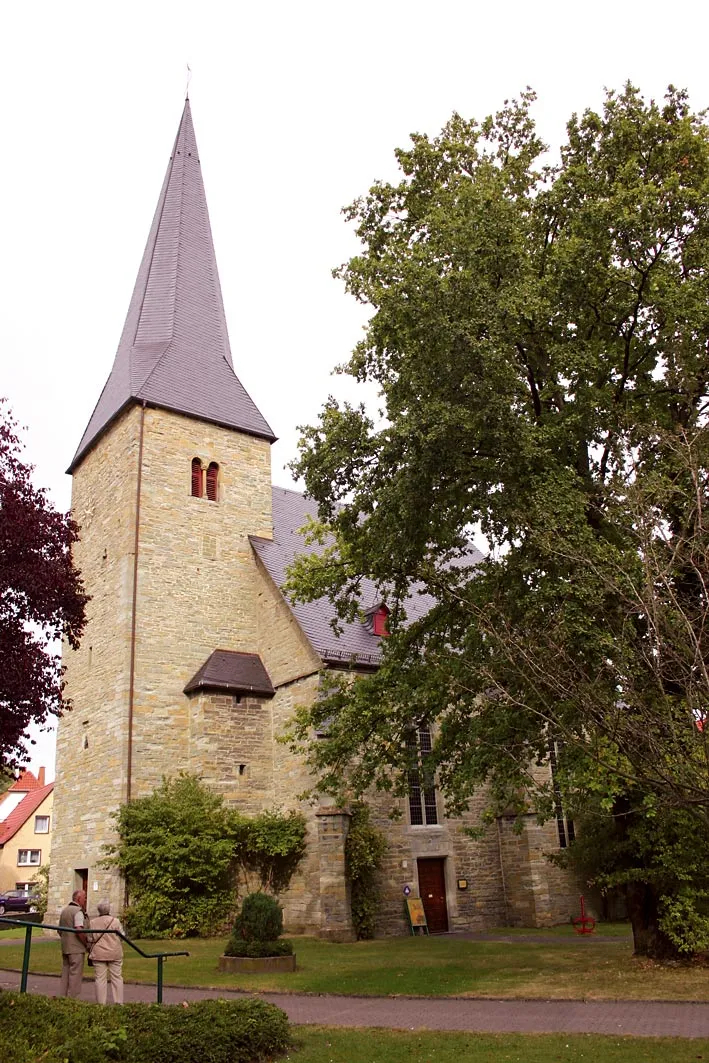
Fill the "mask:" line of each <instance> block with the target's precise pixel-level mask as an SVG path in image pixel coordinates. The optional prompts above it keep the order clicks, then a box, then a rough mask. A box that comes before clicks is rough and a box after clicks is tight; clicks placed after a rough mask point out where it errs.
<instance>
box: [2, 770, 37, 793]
mask: <svg viewBox="0 0 709 1063" xmlns="http://www.w3.org/2000/svg"><path fill="white" fill-rule="evenodd" d="M42 786H44V768H40V769H39V778H37V776H36V775H34V774H33V773H32V772H31V771H29V769H25V770H24V771H23V772H22V774H21V775H18V777H17V778H16V779H15V781H14V783H13V784H12V786H8V788H7V793H9V794H14V793H22V792H23V791H29V790H37V789H39V788H40V787H42Z"/></svg>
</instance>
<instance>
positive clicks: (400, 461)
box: [290, 85, 709, 955]
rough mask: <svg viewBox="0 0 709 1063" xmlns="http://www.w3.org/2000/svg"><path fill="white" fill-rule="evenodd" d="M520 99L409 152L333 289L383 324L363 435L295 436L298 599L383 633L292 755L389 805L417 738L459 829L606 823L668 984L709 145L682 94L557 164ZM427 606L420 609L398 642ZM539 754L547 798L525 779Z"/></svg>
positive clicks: (682, 784) (346, 409) (696, 683)
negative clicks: (312, 545) (473, 538)
mask: <svg viewBox="0 0 709 1063" xmlns="http://www.w3.org/2000/svg"><path fill="white" fill-rule="evenodd" d="M533 100H534V97H533V94H531V93H529V92H528V93H525V94H523V96H522V97H521V99H520V100H519V101H513V102H512V103H507V104H505V106H504V108H503V109H502V110H501V111H500V112H499V113H498V114H496V115H495V116H493V117H489V118H487V119H485V120H484V121H483V122H481V123H479V124H478V123H477V122H475V121H468V120H465V119H463V118H462V117H460V116H458V115H454V116H453V118H452V119H451V120H450V121H449V122H448V124H447V125H446V126H445V128H444V129H443V131H442V132H441V134H440V136H438V137H436V138H433V139H430V138H429V137H428V136H425V135H415V136H413V137H412V144H411V146H410V147H409V148H408V149H407V150H399V151H398V152H397V159H398V162H399V165H400V168H401V171H402V175H401V180H400V181H399V183H398V184H387V183H377V184H375V185H374V186H373V187H372V188H371V189H370V191H369V193H368V194H367V195H366V196H364V197H363V198H362V199H359V200H357V201H356V202H355V203H354V204H353V205H352V206H351V207H350V208H349V209H348V211H347V215H348V217H349V219H350V220H351V221H353V222H354V223H355V225H356V230H357V234H358V236H359V238H360V240H361V245H362V249H361V252H360V254H358V255H356V256H355V257H354V258H352V259H351V260H350V261H349V262H348V263H346V264H345V265H344V266H343V267H342V268H341V269H340V270H339V271H338V273H339V276H340V277H341V278H342V279H343V280H344V282H345V285H346V288H347V290H348V291H349V292H350V293H351V294H353V295H354V296H355V298H356V299H358V300H359V301H360V302H362V303H364V304H367V305H369V306H370V307H371V308H372V315H371V317H370V319H369V324H368V326H367V328H366V332H365V336H364V338H363V340H362V341H361V343H359V344H358V346H357V347H356V348H355V350H354V352H353V354H352V356H351V358H350V360H349V362H348V363H347V365H346V366H344V367H343V369H344V371H345V372H347V373H349V374H351V375H352V376H354V377H355V378H356V379H357V380H359V381H362V382H364V381H373V382H374V383H375V384H376V385H377V386H378V388H379V391H380V395H381V410H380V412H379V416H378V417H377V418H375V417H373V416H371V415H369V414H368V413H367V412H366V411H365V409H364V407H359V408H357V407H352V406H350V405H347V404H344V405H339V404H337V403H336V402H335V401H333V400H330V401H329V402H328V403H327V405H326V407H325V409H324V410H323V412H322V415H321V418H320V422H319V424H318V425H316V426H314V427H311V428H307V429H305V430H304V435H303V439H302V443H301V455H300V459H299V461H298V462H297V463H296V466H295V467H296V469H297V471H298V472H299V473H301V474H302V475H303V476H304V478H305V482H306V485H307V490H308V492H309V493H310V495H312V496H313V498H314V499H316V501H317V503H318V506H319V516H320V520H321V522H322V525H323V528H322V529H320V530H318V529H314V530H313V534H314V535H317V534H323V535H324V534H325V531H327V533H328V534H330V535H332V536H333V539H332V542H331V543H330V545H327V546H326V547H325V549H324V550H323V552H322V553H321V555H320V556H319V557H314V556H310V557H308V558H305V559H303V560H301V561H299V562H298V563H297V564H296V566H295V568H294V570H293V572H292V575H291V583H290V586H291V591H292V593H293V594H294V595H296V596H299V597H302V598H315V597H318V596H319V595H321V594H328V595H329V596H330V597H331V598H332V600H333V601H334V602H335V603H336V604H337V607H338V610H339V612H340V614H341V615H342V616H345V615H353V614H354V613H355V612H356V611H357V608H358V590H359V586H360V583H361V580H362V578H363V577H369V578H371V579H373V580H375V581H376V582H377V584H379V586H380V588H381V591H382V594H383V595H384V596H385V598H386V600H387V602H388V604H389V605H390V607H391V608H392V614H391V617H390V625H389V626H390V632H391V634H390V637H389V638H388V639H387V640H385V646H384V654H383V662H382V666H381V668H380V669H379V671H378V672H377V673H376V674H375V675H373V676H371V677H369V678H366V679H363V680H362V681H360V682H357V683H355V684H338V683H337V682H335V683H333V684H332V687H331V690H330V694H329V697H326V698H323V699H322V700H320V701H319V702H318V703H316V705H315V706H314V707H313V708H312V709H311V710H309V711H308V710H303V712H302V713H301V714H300V716H299V717H298V719H297V721H296V725H295V728H294V739H295V741H296V742H298V741H299V742H301V743H305V744H306V746H308V748H309V756H310V760H311V763H312V765H313V767H314V769H315V770H316V771H317V772H318V774H319V775H320V777H321V779H322V784H323V785H324V786H326V787H330V788H332V789H336V788H340V789H342V788H345V789H349V790H351V791H354V792H362V791H363V790H365V789H366V788H367V787H368V786H370V785H372V784H377V785H379V786H382V787H385V788H392V787H394V788H397V787H398V788H400V789H401V788H403V787H404V785H405V777H406V769H407V766H408V765H407V757H408V755H409V753H408V750H409V749H410V746H407V741H406V736H407V733H408V732H409V730H410V728H411V727H412V724H413V725H415V724H416V722H417V721H423V720H426V721H428V722H429V723H435V724H436V725H437V727H436V733H437V740H436V743H435V750H434V760H435V763H436V764H437V767H438V778H439V784H440V786H441V787H442V788H443V790H444V791H445V794H446V797H447V800H448V803H449V808H450V809H452V810H455V809H460V808H461V807H463V806H464V805H465V804H466V802H467V800H468V799H469V797H470V795H471V794H472V792H473V791H474V790H475V789H476V788H478V787H479V786H480V785H481V784H482V783H487V784H488V786H489V788H490V789H489V792H490V812H491V814H494V813H495V811H499V810H500V809H502V808H505V809H509V808H510V807H516V808H518V809H519V810H520V811H522V810H524V809H528V808H529V807H530V805H531V806H532V807H534V808H536V809H538V810H539V812H540V814H542V815H549V814H551V813H552V812H553V811H554V806H555V803H556V802H557V801H558V800H559V797H561V798H563V800H564V801H565V802H566V803H567V805H568V807H569V809H570V811H571V812H572V813H574V814H576V815H580V814H582V813H584V812H585V813H586V814H587V815H589V816H595V817H597V818H598V817H600V819H603V820H604V822H605V827H606V828H607V831H606V834H607V836H610V835H613V836H615V837H616V841H617V844H621V843H622V846H624V850H623V851H624V854H625V855H624V861H625V862H624V863H623V862H620V863H619V864H618V867H617V868H616V869H615V870H616V871H617V872H618V875H619V876H620V877H617V878H616V879H615V881H621V879H622V881H623V883H624V885H625V888H626V889H627V891H628V897H629V903H630V908H631V913H632V914H633V921H634V929H635V931H636V948H637V949H638V951H641V952H647V953H651V954H655V955H661V954H663V953H666V952H667V951H671V950H672V949H673V948H676V947H678V946H680V947H681V946H682V945H684V946H685V947H694V946H696V944H697V942H698V941H701V940H702V934H704V938H705V939H706V941H707V942H709V923H708V922H707V920H706V919H705V916H704V912H703V904H704V900H703V898H704V896H705V890H706V887H707V886H709V881H707V880H706V878H705V877H703V875H704V872H703V870H702V869H701V868H699V869H697V868H695V870H694V871H693V872H692V873H691V874H685V873H684V871H685V869H686V866H687V865H688V863H689V861H688V859H687V854H686V852H685V850H684V849H683V846H682V844H680V842H681V839H684V840H685V842H686V840H687V838H688V837H689V836H690V834H691V831H689V829H688V823H691V824H693V827H694V831H695V833H696V838H697V839H698V840H700V844H701V845H702V846H705V847H707V838H708V837H709V773H708V771H707V767H708V762H707V747H706V732H705V731H704V730H702V729H701V727H699V728H698V727H697V722H698V721H699V722H700V723H701V721H702V716H703V714H704V712H705V711H706V706H708V705H709V682H708V681H707V674H706V666H705V662H706V657H707V654H706V650H707V644H706V640H707V634H706V621H707V582H706V581H707V578H708V577H709V567H708V565H707V528H706V517H705V512H706V504H707V476H706V469H707V442H708V441H707V428H706V408H707V407H706V403H707V387H708V383H709V131H708V128H707V122H706V119H705V116H704V115H703V114H696V113H692V111H691V110H690V107H689V103H688V100H687V97H686V94H685V93H684V92H681V91H677V90H675V89H673V88H670V89H669V91H668V93H667V95H666V97H665V100H664V102H663V103H660V104H658V103H655V102H653V101H650V102H646V101H645V100H644V99H643V98H642V96H641V95H640V93H639V92H638V91H637V90H636V89H634V88H633V87H632V86H630V85H627V86H626V87H625V88H624V90H623V91H621V92H619V93H614V92H609V93H607V95H606V99H605V102H604V106H603V109H602V111H601V113H596V112H595V111H592V110H589V111H586V112H585V113H584V114H583V115H582V116H580V117H579V116H577V115H574V116H573V117H572V118H571V120H570V121H569V123H568V126H567V138H566V141H565V143H564V144H563V146H562V147H561V151H560V156H559V159H558V161H557V162H550V161H548V159H549V157H548V155H547V154H546V149H545V146H544V145H543V144H542V142H541V141H540V139H539V137H538V136H537V133H536V131H535V126H534V122H533V118H532V114H531V106H532V103H533ZM475 528H478V529H480V530H481V531H482V533H483V534H484V535H485V537H486V538H487V541H488V542H489V544H490V553H489V556H488V558H487V559H486V560H485V561H484V562H483V563H481V564H479V565H477V566H476V567H472V566H471V565H470V564H468V563H467V561H466V557H467V556H468V555H467V554H466V551H467V541H468V538H469V536H470V534H471V533H472V531H473V529H475ZM420 590H425V591H428V592H430V593H432V594H433V595H434V597H435V599H436V603H437V604H436V605H435V606H434V608H432V609H431V610H430V611H429V612H428V613H427V615H426V616H425V617H423V618H422V619H420V620H418V621H417V622H415V623H410V622H408V621H407V619H406V611H407V601H410V596H411V595H412V594H413V595H415V594H417V593H418V592H419V591H420ZM324 720H328V722H329V734H328V737H327V739H325V740H322V739H320V740H319V741H318V742H317V743H309V744H308V735H309V733H310V730H309V729H310V728H311V727H312V725H313V724H316V725H319V724H322V722H323V721H324ZM552 744H553V745H554V748H555V751H556V754H557V764H558V772H557V778H556V782H557V786H556V787H554V786H551V785H550V784H549V782H547V783H544V782H543V781H542V782H540V779H542V780H543V778H544V776H543V774H540V773H538V772H534V771H532V770H530V769H532V768H533V766H534V765H535V764H538V763H543V762H544V761H545V759H546V758H547V757H548V754H549V750H550V747H551V746H552ZM660 810H661V811H662V815H659V814H658V812H659V811H660ZM653 825H654V829H655V832H656V834H655V843H656V844H655V846H654V849H653V844H652V843H648V841H647V837H648V836H647V830H648V829H650V828H652V827H653ZM641 828H642V830H641ZM589 830H590V828H589ZM643 831H644V832H645V833H644V834H643V833H642V832H643ZM641 835H642V836H641ZM618 839H620V841H618ZM614 844H616V843H613V842H612V841H610V840H609V841H608V845H607V847H606V856H607V855H608V853H610V852H611V851H612V849H613V845H614ZM660 848H662V852H663V859H664V860H665V863H667V861H669V860H670V855H668V854H671V858H672V860H673V861H674V871H675V873H676V874H675V878H676V879H681V882H680V884H679V885H678V886H677V888H676V889H674V890H673V889H671V888H670V887H669V886H668V882H669V880H670V879H671V878H672V874H671V873H670V874H668V873H667V867H665V868H664V872H665V873H664V874H661V873H660V871H659V870H658V869H657V868H655V869H654V870H653V868H652V867H650V866H649V864H650V863H651V859H650V857H649V855H648V854H650V853H652V852H653V851H654V852H656V853H658V852H659V849H660ZM621 864H622V867H621ZM611 870H612V868H609V866H608V861H607V860H606V865H604V867H603V868H602V871H603V873H604V874H606V879H605V880H604V881H606V882H610V881H611V880H610V878H609V877H608V876H609V875H610V871H611ZM621 871H622V873H623V874H622V875H621ZM623 875H624V877H623ZM678 912H681V913H683V915H681V916H679V915H678V914H677V913H678ZM688 912H691V919H692V926H693V935H694V936H693V938H692V945H691V946H690V945H689V944H688V939H687V937H686V936H685V937H683V931H682V923H683V921H684V922H685V923H686V919H687V913H688ZM673 913H674V914H673Z"/></svg>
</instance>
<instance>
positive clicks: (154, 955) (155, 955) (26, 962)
mask: <svg viewBox="0 0 709 1063" xmlns="http://www.w3.org/2000/svg"><path fill="white" fill-rule="evenodd" d="M0 923H7V924H8V925H9V926H23V927H24V928H25V951H24V954H23V956H22V975H21V977H20V992H21V993H26V992H27V975H28V973H29V969H30V951H31V949H32V931H33V930H57V931H59V932H60V933H62V934H116V935H117V936H118V937H119V938H120V939H121V941H125V943H126V945H130V947H131V948H132V949H133V951H134V952H137V953H138V955H139V956H142V957H143V958H144V959H146V960H157V964H158V970H157V1002H158V1004H162V987H163V963H164V961H165V959H166V958H167V957H168V956H189V952H143V950H142V949H141V948H140V947H139V946H138V945H136V943H135V942H134V941H131V939H130V938H129V937H126V935H125V934H124V933H123V931H121V930H99V929H98V928H97V929H96V930H92V929H91V927H90V926H88V927H82V928H81V929H80V930H78V929H76V928H75V927H73V926H54V925H53V924H51V923H30V922H29V921H28V920H26V919H9V918H8V917H7V916H6V915H0Z"/></svg>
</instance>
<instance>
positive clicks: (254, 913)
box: [233, 893, 283, 941]
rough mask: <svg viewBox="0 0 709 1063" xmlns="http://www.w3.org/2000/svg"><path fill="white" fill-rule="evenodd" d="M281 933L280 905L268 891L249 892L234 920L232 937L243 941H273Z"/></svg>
mask: <svg viewBox="0 0 709 1063" xmlns="http://www.w3.org/2000/svg"><path fill="white" fill-rule="evenodd" d="M282 933H283V912H282V911H281V906H280V904H279V903H278V901H276V900H275V899H274V898H273V897H270V896H269V895H268V893H250V894H249V896H248V897H245V898H244V903H243V904H242V905H241V912H240V913H239V915H238V916H237V917H236V920H235V921H234V930H233V934H234V937H237V938H241V939H243V940H244V941H275V939H276V938H278V937H280V936H281V934H282Z"/></svg>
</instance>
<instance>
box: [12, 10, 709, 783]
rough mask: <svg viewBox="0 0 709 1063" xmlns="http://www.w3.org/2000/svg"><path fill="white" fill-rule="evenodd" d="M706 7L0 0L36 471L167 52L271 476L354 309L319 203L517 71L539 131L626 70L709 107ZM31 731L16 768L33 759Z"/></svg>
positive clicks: (103, 298)
mask: <svg viewBox="0 0 709 1063" xmlns="http://www.w3.org/2000/svg"><path fill="white" fill-rule="evenodd" d="M707 11H708V7H707V5H706V3H701V2H699V0H694V2H691V0H690V2H686V3H684V4H681V5H677V6H674V5H672V4H668V3H667V2H664V3H659V2H657V0H649V2H647V0H645V2H642V3H640V2H637V0H615V2H608V0H596V2H595V3H588V2H587V3H585V4H581V3H573V2H569V0H565V2H553V0H537V2H536V3H529V2H527V3H522V2H520V0H507V2H506V3H504V4H499V5H494V4H492V3H485V4H482V3H480V2H477V0H467V2H465V0H437V2H436V3H434V2H432V0H429V2H428V3H422V2H420V0H379V2H376V3H375V2H372V0H360V2H358V3H337V2H336V0H330V2H321V0H301V2H300V3H293V2H290V3H289V2H285V0H273V2H271V3H261V4H254V3H251V4H243V3H239V2H238V0H237V2H235V3H234V2H232V3H227V2H224V3H215V2H213V0H194V2H193V3H189V4H187V3H182V2H179V0H171V2H167V0H142V2H137V3H136V2H135V0H122V2H121V3H116V4H111V5H106V4H100V3H96V0H93V2H90V3H88V2H77V0H65V2H63V3H57V2H56V0H35V2H34V3H32V4H26V3H25V4H22V3H14V4H11V3H6V4H5V5H3V9H2V13H0V61H1V65H0V70H2V74H3V81H4V88H5V91H4V97H5V106H4V115H3V148H4V151H3V164H2V169H1V170H0V204H1V207H2V209H1V215H0V239H1V243H0V300H1V312H0V352H1V354H0V357H1V358H2V362H1V365H2V376H0V394H5V395H6V396H7V397H8V399H9V401H10V405H11V407H12V409H13V410H14V413H15V416H16V418H17V419H18V420H19V422H20V424H21V425H23V426H26V431H25V432H24V433H23V437H24V440H25V443H26V454H27V457H28V459H29V460H30V461H31V462H33V463H34V464H35V466H36V481H37V483H38V484H40V485H42V486H46V487H48V488H49V490H50V492H51V495H52V497H53V499H54V501H55V503H56V505H57V506H58V507H60V508H62V509H65V508H68V506H69V500H70V480H69V477H67V476H65V475H64V470H65V469H66V467H67V465H68V463H69V461H70V460H71V457H72V456H73V453H74V451H75V449H76V446H77V444H78V442H79V439H80V437H81V435H82V432H83V429H84V427H85V426H86V423H87V421H88V419H89V416H90V414H91V411H92V409H93V406H94V404H95V402H96V400H97V399H98V396H99V393H100V391H101V388H102V386H103V384H104V382H105V380H106V377H107V376H108V373H109V371H110V368H111V364H112V361H113V356H114V354H115V350H116V346H117V344H118V339H119V336H120V332H121V328H122V325H123V319H124V316H125V313H126V311H127V308H128V301H129V298H130V295H131V291H132V287H133V283H134V280H135V276H136V272H137V269H138V264H139V262H140V258H141V255H142V252H143V247H144V244H145V241H146V238H147V235H148V229H149V226H150V222H151V220H152V216H153V211H154V209H155V204H156V202H157V197H158V193H159V191H160V185H161V182H162V179H163V176H164V173H165V169H166V166H167V162H168V158H169V154H170V150H171V148H172V143H173V139H174V136H175V133H176V130H177V125H178V121H179V117H180V114H181V110H182V100H183V97H184V88H185V80H186V69H185V64H186V63H188V62H189V64H190V66H191V67H192V72H193V76H192V82H191V85H190V99H191V102H192V113H193V117H194V123H195V131H196V134H197V142H198V144H199V149H200V158H201V161H202V170H203V174H204V180H205V186H206V191H207V200H208V203H209V209H210V215H211V221H212V231H213V235H214V243H215V247H216V252H217V259H218V263H219V269H220V275H221V283H222V290H223V294H224V303H225V307H226V313H227V321H228V324H229V330H230V338H231V347H232V352H233V356H234V365H235V369H236V372H237V375H238V376H239V377H240V379H241V381H242V383H243V384H244V386H245V387H246V389H247V390H248V391H249V392H250V394H251V395H252V397H253V399H254V400H255V402H256V404H257V406H258V407H259V408H260V410H261V411H262V413H263V414H264V416H265V417H266V419H267V420H268V421H269V423H270V424H271V426H272V428H273V429H274V431H275V433H276V435H278V436H279V442H278V443H277V444H276V445H275V446H274V448H273V478H274V482H275V483H278V484H282V485H288V484H289V482H290V476H289V474H288V472H287V471H285V470H284V468H283V466H284V465H285V463H286V462H287V461H289V460H290V459H291V458H292V457H293V456H294V454H295V443H296V439H297V430H296V426H297V425H299V424H303V423H308V422H313V421H314V420H315V419H316V417H317V413H318V410H319V409H320V407H321V405H322V403H323V402H324V400H325V399H326V397H327V395H328V394H329V393H330V392H331V391H335V392H336V393H338V394H342V393H343V383H342V382H340V381H333V379H332V377H331V376H330V373H331V370H332V368H333V367H334V366H335V365H336V364H338V363H340V362H342V361H344V360H345V359H346V357H347V355H348V353H349V351H350V350H351V348H352V347H353V345H354V343H355V342H356V340H357V339H358V338H359V335H360V330H361V327H362V323H363V321H364V320H365V317H364V312H363V311H362V309H361V308H358V307H357V306H356V304H355V303H354V302H353V300H352V299H351V298H350V297H347V296H345V295H344V293H343V291H342V286H341V284H340V283H339V282H337V281H334V280H333V279H332V278H331V275H330V271H331V269H332V267H334V266H336V265H338V264H339V263H340V262H342V261H343V260H344V259H345V258H347V257H348V256H349V255H350V254H352V253H353V251H354V250H355V246H356V245H355V242H354V238H353V236H352V233H351V232H350V231H349V229H348V226H347V225H346V224H345V222H344V220H343V218H342V217H341V215H340V209H341V207H343V206H344V205H346V204H347V203H349V202H350V201H351V200H352V199H354V197H355V196H357V195H360V194H362V193H364V192H366V190H367V188H368V187H369V185H370V184H371V183H372V181H373V180H374V179H375V178H393V177H395V175H396V171H395V168H394V162H393V150H394V148H395V147H397V146H405V145H406V143H407V140H408V135H409V133H411V132H414V131H421V132H427V133H430V134H435V133H436V132H438V131H439V130H440V128H441V126H442V125H443V123H444V122H445V121H446V119H447V118H448V117H449V116H450V114H451V112H452V111H453V110H457V111H459V112H460V113H461V114H463V115H464V116H466V117H473V116H475V117H478V118H482V117H484V116H485V115H486V114H487V113H489V112H490V111H493V110H495V109H497V108H498V107H499V106H500V105H501V103H502V101H503V100H504V99H505V98H506V97H509V96H511V95H515V94H517V93H518V92H519V91H520V90H522V89H523V88H524V87H525V86H526V85H531V86H532V87H533V88H534V89H535V90H536V91H537V93H538V96H539V100H538V103H537V107H536V112H535V113H536V116H537V120H538V124H539V129H540V131H541V134H542V136H543V137H544V139H545V140H546V141H547V143H550V144H551V145H552V146H556V145H558V143H559V142H560V140H561V139H562V138H563V135H564V126H565V122H566V120H567V118H568V117H569V115H570V114H571V113H572V111H574V110H583V109H584V108H585V107H587V106H593V107H599V106H600V104H601V101H602V93H603V87H604V86H609V87H613V88H620V87H621V85H622V84H623V82H624V81H625V80H626V79H628V78H630V79H631V80H632V81H633V82H634V83H635V84H637V85H638V86H639V87H640V88H641V89H642V91H643V92H644V94H645V95H647V96H654V97H656V98H657V97H661V96H662V94H663V92H664V90H665V88H666V86H667V84H668V83H670V82H672V83H674V84H676V85H679V86H682V87H686V88H688V89H689V91H690V98H691V101H692V103H693V105H694V107H695V108H701V107H704V106H707V105H709V63H708V62H707V58H706V51H707V43H706V42H707V29H708V28H709V26H708V23H709V16H708V14H707ZM52 761H53V750H52V745H51V741H50V740H49V739H48V736H46V735H45V736H42V737H41V738H40V741H39V743H38V746H37V747H36V749H35V754H34V756H33V761H32V765H33V767H37V766H38V765H39V764H40V763H44V764H46V765H47V766H48V767H49V768H50V777H51V764H52Z"/></svg>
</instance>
